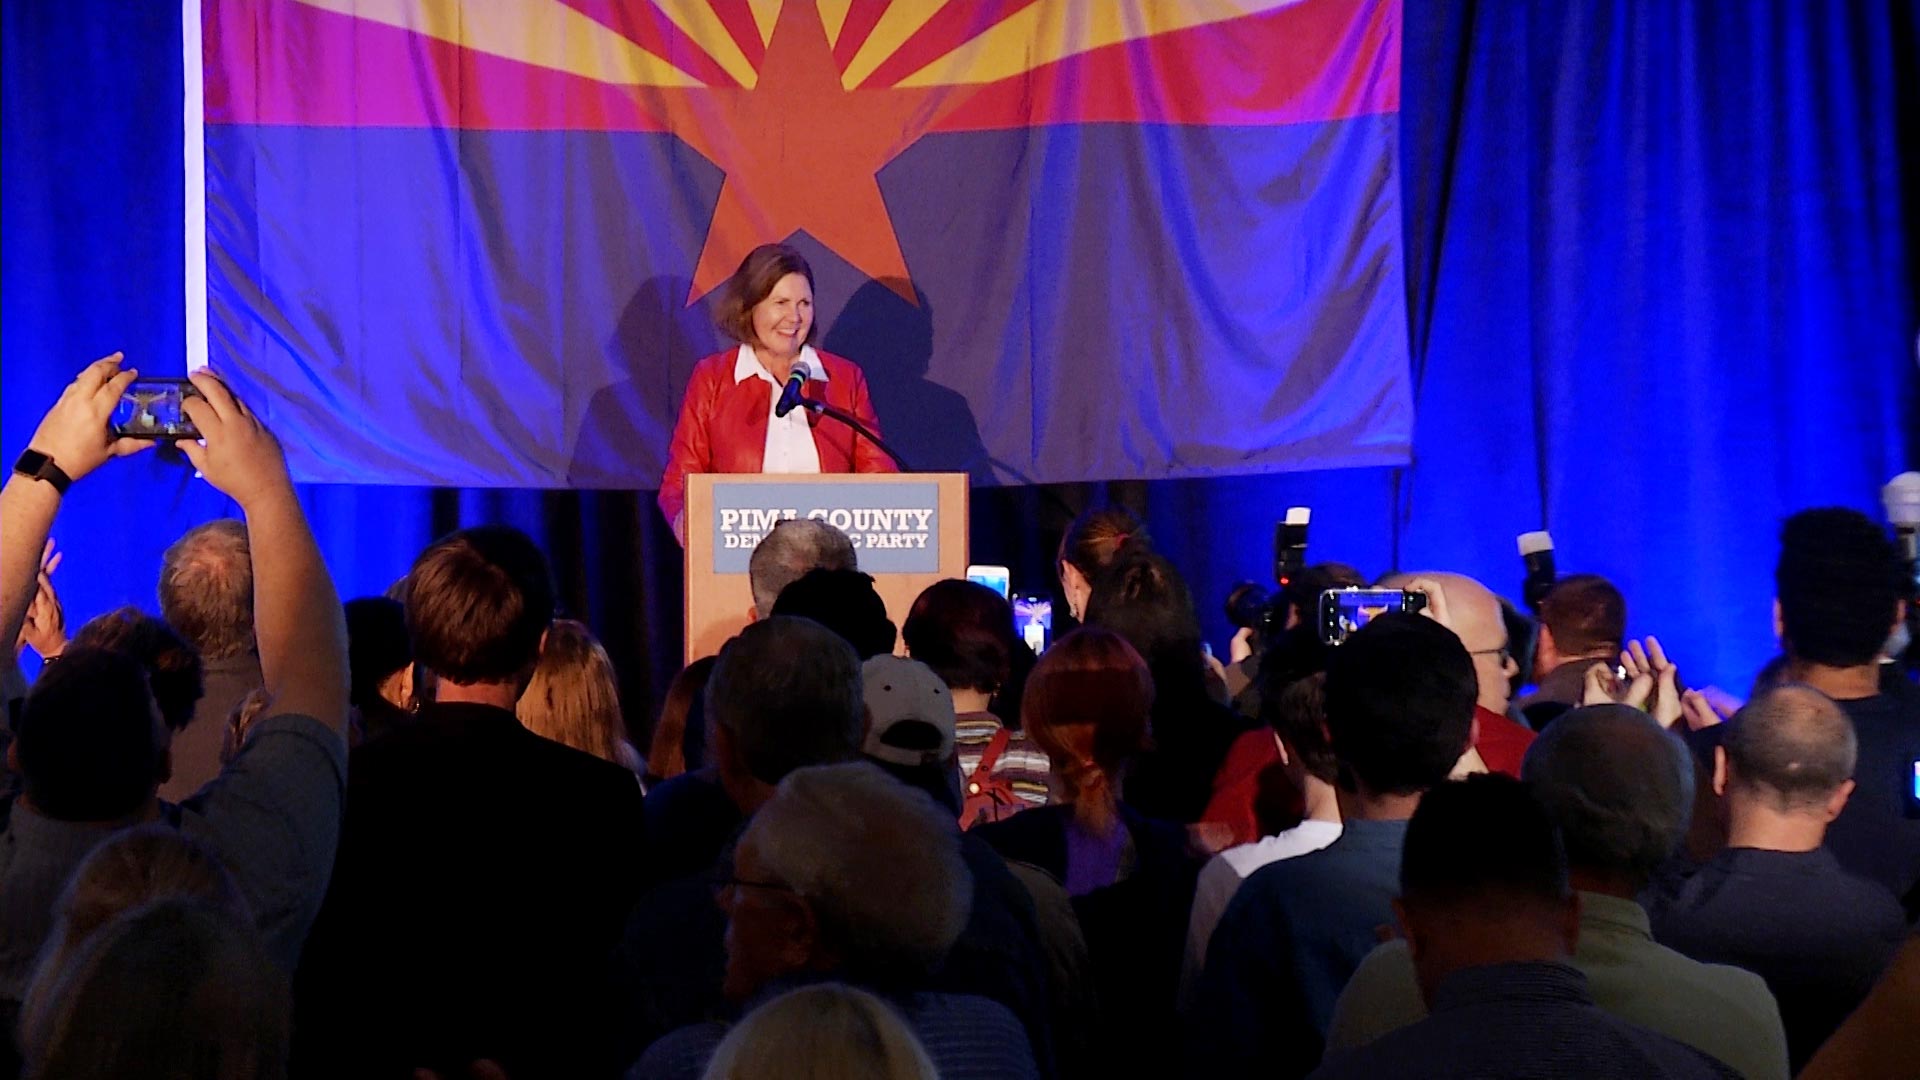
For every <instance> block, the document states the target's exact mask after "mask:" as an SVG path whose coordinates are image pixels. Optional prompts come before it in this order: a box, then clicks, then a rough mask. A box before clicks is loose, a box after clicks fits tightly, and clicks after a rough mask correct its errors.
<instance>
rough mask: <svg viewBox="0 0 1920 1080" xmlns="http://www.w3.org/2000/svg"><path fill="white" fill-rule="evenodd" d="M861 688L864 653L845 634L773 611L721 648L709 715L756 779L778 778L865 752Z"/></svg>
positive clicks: (711, 684) (772, 780)
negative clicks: (861, 655) (862, 749)
mask: <svg viewBox="0 0 1920 1080" xmlns="http://www.w3.org/2000/svg"><path fill="white" fill-rule="evenodd" d="M860 690H861V682H860V659H859V658H858V657H857V656H855V655H854V652H853V647H852V646H851V645H848V644H847V641H846V639H845V638H843V637H841V636H840V635H839V634H836V633H834V632H833V631H831V630H829V629H827V628H826V627H824V626H822V625H820V624H819V623H817V622H814V621H813V620H812V619H798V618H793V617H791V616H787V615H775V616H773V617H772V618H767V619H762V620H760V621H759V622H756V623H752V624H750V625H748V626H747V628H746V629H744V630H742V631H740V634H739V636H738V637H735V638H734V639H733V640H731V641H729V642H727V643H726V645H725V646H724V647H722V648H721V650H720V658H719V660H718V661H717V662H716V663H715V664H714V667H713V677H712V678H711V679H710V680H709V681H708V682H707V716H708V717H709V719H710V720H711V722H712V723H713V724H714V726H716V727H718V728H724V729H725V730H726V731H727V733H728V735H729V736H730V737H731V741H732V744H733V746H734V749H735V751H736V752H737V753H738V754H739V755H740V758H741V760H742V761H743V762H744V763H745V765H746V768H747V771H748V772H750V773H751V774H752V775H753V777H754V779H756V780H759V781H761V782H762V783H767V784H777V783H779V782H780V780H781V778H782V777H784V776H786V775H787V774H788V773H790V772H792V771H793V770H795V769H799V768H804V767H806V766H808V765H828V764H832V763H834V762H839V761H847V760H850V759H852V758H853V757H854V756H855V755H857V754H858V753H859V752H860V738H861V727H862V718H863V717H864V715H865V709H866V703H865V701H863V700H862V699H861V696H860Z"/></svg>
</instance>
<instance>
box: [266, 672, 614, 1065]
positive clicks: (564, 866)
mask: <svg viewBox="0 0 1920 1080" xmlns="http://www.w3.org/2000/svg"><path fill="white" fill-rule="evenodd" d="M642 822H643V817H642V809H641V797H640V788H639V785H638V784H637V783H636V782H635V781H634V777H633V774H632V773H630V772H628V771H627V770H625V769H623V768H621V767H620V766H618V765H614V764H611V763H609V762H605V761H601V760H600V759H598V758H595V757H592V756H591V755H588V754H583V753H581V752H580V751H578V750H574V749H571V748H569V747H566V746H562V745H560V744H559V743H556V742H552V741H549V740H547V739H543V738H541V737H540V736H538V735H535V734H533V733H532V732H529V731H527V730H526V729H525V728H523V727H521V726H520V723H519V722H518V721H517V720H515V719H514V716H513V714H512V713H510V712H507V711H505V710H502V709H495V708H490V707H486V706H476V705H436V706H431V707H428V708H426V709H424V710H422V711H421V713H420V716H419V720H418V722H417V723H415V724H413V725H411V726H408V727H406V728H403V729H400V730H397V731H395V732H394V733H393V734H392V735H390V736H389V737H387V738H385V739H382V740H380V741H378V742H372V743H367V744H365V745H363V746H361V747H359V748H358V749H356V750H354V751H353V754H352V757H351V758H350V759H349V762H348V772H347V805H346V822H345V825H344V828H343V831H342V834H341V840H340V855H339V858H338V860H337V862H336V863H335V866H334V876H333V881H332V884H331V886H330V888H329V889H328V893H327V900H326V904H325V906H324V907H323V908H322V909H321V912H320V918H319V920H318V921H317V922H316V924H315V926H314V931H313V935H312V936H311V937H310V938H309V939H308V942H307V948H306V951H305V954H304V956H303V957H302V961H301V966H300V971H299V974H298V977H297V979H296V984H295V995H296V1008H295V1018H296V1019H295V1023H296V1035H295V1039H296V1054H295V1056H296V1065H297V1072H299V1073H300V1074H303V1075H310V1076H327V1077H337V1076H356V1077H385V1076H409V1075H411V1072H410V1070H412V1069H413V1068H414V1067H416V1066H421V1065H429V1066H432V1067H434V1068H437V1069H439V1070H441V1073H442V1075H456V1073H454V1072H450V1071H449V1070H450V1069H451V1068H453V1067H454V1066H455V1065H459V1066H464V1064H465V1063H466V1062H468V1061H470V1060H473V1059H475V1058H481V1057H486V1058H492V1059H494V1060H496V1061H499V1062H500V1063H501V1064H502V1065H504V1066H505V1067H506V1070H507V1073H508V1075H510V1076H512V1077H513V1078H514V1080H532V1078H535V1077H546V1076H565V1077H592V1076H601V1075H608V1074H609V1073H610V1072H612V1071H615V1070H617V1068H618V1066H619V1065H620V1064H622V1063H619V1062H614V1061H612V1060H611V1059H610V1057H609V1056H608V1055H609V1054H610V1051H611V1047H610V1034H609V1023H610V1020H609V1018H608V1017H607V1016H606V1013H607V1011H608V1009H607V1000H608V994H607V991H606V987H607V974H608V965H609V957H610V954H611V951H612V948H613V945H614V943H615V942H616V941H617V940H618V936H619V932H620V927H621V924H622V921H623V919H624V917H625V915H626V913H627V911H628V909H629V908H631V907H632V906H633V902H634V900H635V898H636V897H637V896H638V893H639V881H640V873H639V871H640V866H641V862H642V858H643V852H642V831H643V826H642ZM457 1075H465V1073H464V1072H459V1073H457Z"/></svg>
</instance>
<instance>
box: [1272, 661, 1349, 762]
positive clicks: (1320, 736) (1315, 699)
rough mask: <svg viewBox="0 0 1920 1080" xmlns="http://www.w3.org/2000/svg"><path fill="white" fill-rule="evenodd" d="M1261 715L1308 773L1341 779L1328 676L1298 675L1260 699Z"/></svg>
mask: <svg viewBox="0 0 1920 1080" xmlns="http://www.w3.org/2000/svg"><path fill="white" fill-rule="evenodd" d="M1260 719H1261V720H1263V721H1265V722H1266V725H1267V726H1268V727H1270V728H1272V729H1273V730H1274V733H1275V734H1277V735H1279V736H1280V737H1281V738H1282V739H1284V740H1286V743H1287V748H1288V750H1289V751H1290V752H1291V753H1292V754H1293V756H1294V757H1295V758H1296V759H1298V760H1299V762H1300V765H1301V767H1302V768H1304V769H1306V770H1307V773H1308V774H1309V775H1311V776H1314V777H1317V778H1318V779H1321V780H1325V781H1326V782H1327V783H1329V784H1331V783H1335V782H1337V780H1338V779H1339V775H1340V764H1339V762H1338V761H1337V760H1336V759H1335V758H1334V756H1333V744H1332V743H1330V742H1329V741H1328V740H1327V677H1326V675H1325V674H1316V675H1309V676H1307V677H1306V678H1304V679H1295V680H1294V681H1293V682H1291V683H1289V684H1287V686H1286V688H1285V689H1283V690H1281V691H1280V692H1279V693H1278V694H1275V695H1273V696H1271V697H1262V698H1261V699H1260Z"/></svg>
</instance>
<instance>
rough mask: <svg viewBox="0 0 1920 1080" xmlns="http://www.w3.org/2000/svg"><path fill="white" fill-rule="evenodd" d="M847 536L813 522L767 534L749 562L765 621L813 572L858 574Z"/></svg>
mask: <svg viewBox="0 0 1920 1080" xmlns="http://www.w3.org/2000/svg"><path fill="white" fill-rule="evenodd" d="M858 569H860V558H859V556H858V555H856V554H854V550H853V541H851V540H849V539H847V534H846V533H843V532H841V531H840V530H839V529H836V528H834V527H833V526H831V525H829V524H827V523H826V522H824V521H815V520H813V519H811V518H794V519H792V520H789V521H782V522H780V523H779V524H777V525H775V526H774V527H773V529H772V530H771V531H770V532H768V533H767V535H766V536H765V538H763V539H762V540H761V541H760V543H759V544H758V545H756V546H755V547H754V549H753V555H752V556H750V557H749V558H748V559H747V581H748V582H749V584H751V585H752V587H753V609H754V611H755V612H756V613H758V614H759V615H760V616H761V617H762V618H765V617H766V616H768V615H771V614H773V602H774V601H776V600H778V599H780V593H781V591H782V590H784V589H785V588H786V587H787V586H789V585H791V584H793V583H794V582H796V581H799V580H800V579H801V578H802V577H804V576H806V574H807V572H808V571H810V570H858Z"/></svg>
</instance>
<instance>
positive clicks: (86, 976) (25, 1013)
mask: <svg viewBox="0 0 1920 1080" xmlns="http://www.w3.org/2000/svg"><path fill="white" fill-rule="evenodd" d="M288 1005H289V999H288V994H287V984H286V980H285V977H284V976H282V975H281V974H280V971H279V969H278V968H277V967H275V966H274V963H273V961H272V960H271V959H269V958H268V956H267V954H266V950H265V949H263V948H262V947H261V945H260V941H259V938H258V937H257V936H256V935H255V933H254V929H253V927H252V926H250V925H248V924H247V923H246V922H245V921H244V919H243V918H242V917H240V916H238V915H236V914H234V913H233V912H231V911H227V910H224V909H222V908H219V907H216V906H213V905H210V904H208V903H206V902H204V901H200V900H193V899H185V898H178V897H176V898H173V899H167V900H160V901H157V902H155V903H152V904H148V905H146V906H144V907H138V908H134V909H133V910H131V911H126V912H122V913H120V914H119V915H116V916H115V917H114V918H113V919H111V920H110V921H108V922H107V924H106V925H105V926H102V927H101V928H100V929H99V930H97V931H95V932H94V933H93V934H92V935H90V936H88V937H87V938H86V939H85V940H84V941H82V942H80V944H79V945H78V946H77V947H76V948H75V949H74V951H73V952H72V953H71V954H68V955H67V956H66V957H64V958H63V959H62V961H61V962H60V963H59V964H58V965H56V966H54V967H51V968H43V969H42V970H41V971H40V972H39V973H38V974H37V975H36V976H35V978H34V981H33V983H32V985H30V986H29V987H28V988H27V995H26V1001H25V1002H24V1003H23V1004H22V1005H21V1009H20V1049H21V1056H22V1057H23V1058H24V1059H25V1062H26V1069H25V1071H24V1073H23V1075H24V1076H26V1077H29V1078H46V1077H56V1076H117V1075H124V1074H125V1073H126V1072H127V1070H128V1069H129V1068H137V1069H139V1070H142V1071H143V1072H144V1073H145V1074H147V1075H152V1076H196V1077H206V1078H209V1080H280V1078H283V1077H285V1076H286V1075H287V1048H288V1027H289V1008H288Z"/></svg>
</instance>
